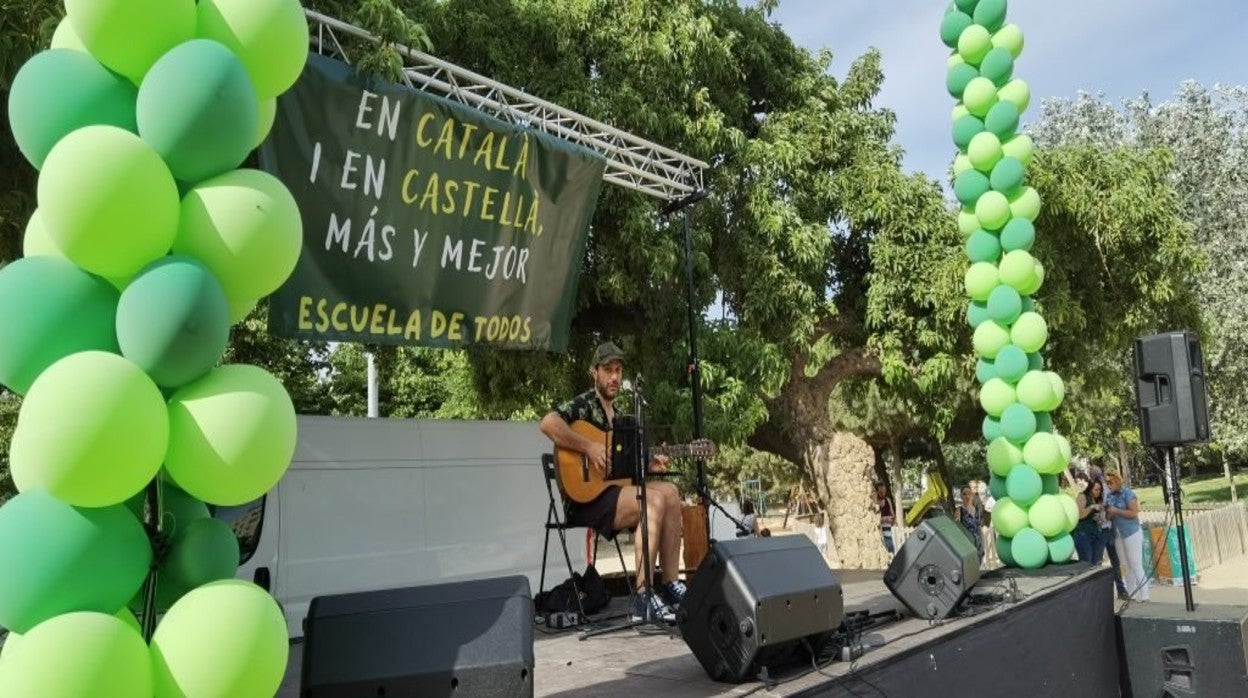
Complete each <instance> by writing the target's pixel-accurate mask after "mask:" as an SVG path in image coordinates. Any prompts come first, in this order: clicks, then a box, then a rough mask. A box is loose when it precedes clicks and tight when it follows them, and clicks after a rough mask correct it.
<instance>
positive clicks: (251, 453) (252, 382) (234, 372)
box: [165, 364, 295, 506]
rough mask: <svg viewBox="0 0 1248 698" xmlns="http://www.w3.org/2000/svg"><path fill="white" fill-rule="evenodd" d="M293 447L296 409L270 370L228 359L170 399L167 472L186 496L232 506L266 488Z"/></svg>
mask: <svg viewBox="0 0 1248 698" xmlns="http://www.w3.org/2000/svg"><path fill="white" fill-rule="evenodd" d="M294 452H295V408H294V405H293V404H291V401H290V396H289V395H288V394H287V393H286V389H285V388H284V387H282V384H281V382H280V381H278V380H277V379H276V378H274V377H273V376H272V375H271V374H269V373H268V372H267V371H265V370H263V369H260V368H257V367H255V366H248V365H245V364H231V365H226V366H221V367H218V368H215V369H213V370H212V371H209V372H208V373H207V374H206V375H205V376H204V377H203V378H200V379H199V380H196V381H195V382H193V383H190V384H189V385H187V386H185V387H183V388H181V389H179V390H178V391H177V392H176V393H174V394H173V397H172V398H171V399H170V400H169V452H168V455H167V456H166V458H165V470H166V471H167V472H168V473H169V476H170V477H171V478H172V479H173V481H174V482H175V483H176V484H177V485H178V487H180V488H182V489H183V490H184V491H186V493H187V494H190V495H191V496H193V497H195V498H197V499H202V500H204V501H205V502H208V503H210V504H218V505H222V506H231V505H237V504H243V503H245V502H250V501H251V500H253V499H257V498H258V497H260V496H261V495H263V494H264V493H265V492H268V491H269V490H270V489H271V488H272V487H273V486H274V485H276V484H277V482H278V480H280V479H281V477H282V474H283V473H284V472H286V467H287V466H288V465H290V459H291V456H292V455H294Z"/></svg>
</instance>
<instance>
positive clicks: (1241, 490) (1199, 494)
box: [1135, 473, 1248, 508]
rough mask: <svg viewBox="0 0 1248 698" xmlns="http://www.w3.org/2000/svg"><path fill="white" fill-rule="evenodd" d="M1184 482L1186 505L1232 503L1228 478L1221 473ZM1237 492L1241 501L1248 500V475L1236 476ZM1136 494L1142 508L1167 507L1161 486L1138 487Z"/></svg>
mask: <svg viewBox="0 0 1248 698" xmlns="http://www.w3.org/2000/svg"><path fill="white" fill-rule="evenodd" d="M1182 482H1183V503H1184V504H1217V503H1219V502H1229V501H1231V488H1230V487H1228V486H1227V483H1226V476H1224V475H1222V474H1221V473H1218V474H1217V475H1195V476H1189V477H1184V478H1183V479H1182ZM1235 492H1236V494H1237V495H1238V496H1239V498H1240V499H1248V473H1238V474H1236V475H1235ZM1135 493H1136V494H1137V495H1139V498H1140V506H1143V507H1155V508H1156V507H1163V506H1165V500H1164V499H1162V497H1161V486H1159V485H1154V486H1152V487H1137V488H1135Z"/></svg>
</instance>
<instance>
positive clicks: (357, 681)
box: [302, 576, 533, 698]
mask: <svg viewBox="0 0 1248 698" xmlns="http://www.w3.org/2000/svg"><path fill="white" fill-rule="evenodd" d="M302 679H303V692H302V695H303V696H304V698H345V697H346V696H352V697H356V696H451V695H456V696H490V697H494V696H532V695H533V599H532V595H531V594H530V593H529V580H528V579H527V578H525V577H520V576H516V577H500V578H496V579H483V580H476V581H467V582H454V583H450V584H434V585H430V586H420V587H408V588H405V589H389V590H384V591H367V592H360V593H355V594H342V595H337V596H320V597H317V598H315V599H313V600H312V605H311V607H310V608H309V609H308V618H307V620H306V621H305V625H304V646H303V675H302Z"/></svg>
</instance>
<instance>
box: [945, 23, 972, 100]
mask: <svg viewBox="0 0 1248 698" xmlns="http://www.w3.org/2000/svg"><path fill="white" fill-rule="evenodd" d="M974 23H975V20H973V19H971V16H970V15H968V14H966V13H964V12H950V13H949V14H947V15H945V18H944V19H942V20H941V21H940V40H941V41H943V42H944V43H945V46H948V47H949V48H953V49H956V48H957V47H958V37H960V36H962V31H963V30H965V29H966V28H967V27H969V26H971V25H972V24H974ZM958 97H959V98H961V97H962V95H958Z"/></svg>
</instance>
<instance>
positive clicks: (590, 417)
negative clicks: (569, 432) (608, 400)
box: [555, 388, 611, 431]
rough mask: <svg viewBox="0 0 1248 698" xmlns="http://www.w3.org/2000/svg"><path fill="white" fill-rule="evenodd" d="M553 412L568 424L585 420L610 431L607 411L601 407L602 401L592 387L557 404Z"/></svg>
mask: <svg viewBox="0 0 1248 698" xmlns="http://www.w3.org/2000/svg"><path fill="white" fill-rule="evenodd" d="M555 412H556V413H557V414H558V415H559V416H560V417H563V421H565V422H567V423H568V424H571V423H572V422H577V421H586V422H589V423H590V424H593V425H594V426H596V427H598V428H599V429H601V430H603V431H611V424H610V422H608V421H607V411H606V410H604V409H603V408H602V401H601V400H599V399H598V393H596V392H595V391H594V389H593V388H590V389H589V390H586V391H585V392H583V393H581V394H580V395H577V396H576V397H574V398H572V399H571V400H568V401H567V402H564V403H563V404H562V405H559V406H558V407H556V408H555Z"/></svg>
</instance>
